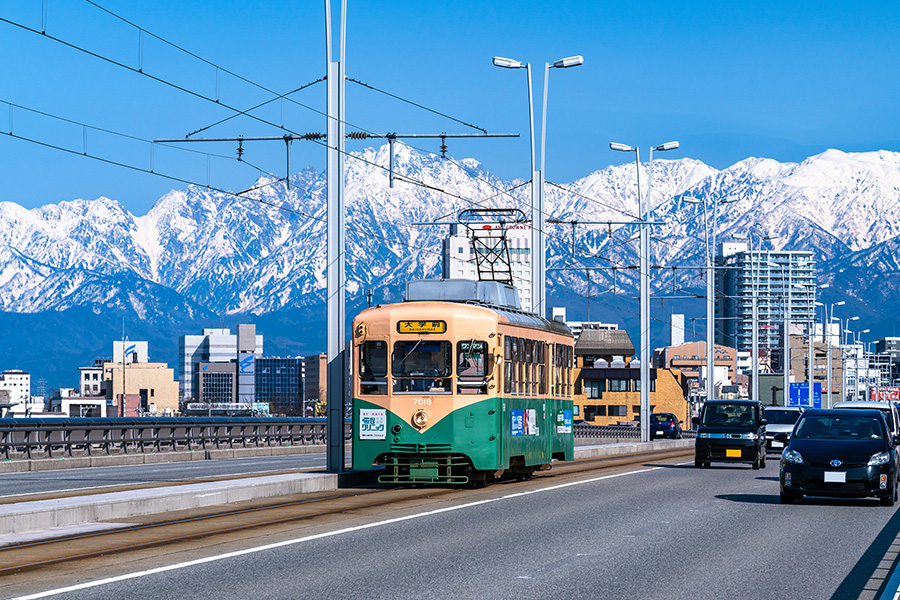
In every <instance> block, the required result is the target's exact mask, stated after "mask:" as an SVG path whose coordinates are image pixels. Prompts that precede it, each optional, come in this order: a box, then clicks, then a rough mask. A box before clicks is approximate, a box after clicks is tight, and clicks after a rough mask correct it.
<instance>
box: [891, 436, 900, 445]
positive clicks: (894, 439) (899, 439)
mask: <svg viewBox="0 0 900 600" xmlns="http://www.w3.org/2000/svg"><path fill="white" fill-rule="evenodd" d="M891 443H892V444H893V445H895V446H900V435H895V436H892V437H891Z"/></svg>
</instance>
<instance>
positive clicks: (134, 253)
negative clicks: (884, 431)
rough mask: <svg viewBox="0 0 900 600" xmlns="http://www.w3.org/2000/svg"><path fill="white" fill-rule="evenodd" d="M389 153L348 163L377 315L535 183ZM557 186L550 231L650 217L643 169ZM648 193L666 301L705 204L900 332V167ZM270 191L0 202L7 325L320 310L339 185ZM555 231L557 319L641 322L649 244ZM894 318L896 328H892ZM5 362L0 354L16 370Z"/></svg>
mask: <svg viewBox="0 0 900 600" xmlns="http://www.w3.org/2000/svg"><path fill="white" fill-rule="evenodd" d="M387 152H388V146H387V145H385V146H383V147H381V148H378V149H371V148H370V149H367V150H364V151H362V152H360V153H358V154H354V155H353V156H352V157H348V159H347V161H346V166H347V171H346V198H347V201H346V205H347V275H348V297H349V302H350V303H351V305H353V304H354V303H356V304H357V305H358V304H359V303H361V302H364V300H365V293H366V290H368V289H373V290H374V294H375V300H376V301H380V302H383V301H391V300H397V299H399V298H400V295H401V293H402V286H403V284H404V283H405V282H406V281H407V280H408V279H409V278H411V277H433V276H439V274H440V266H441V256H440V251H441V239H442V237H443V236H445V235H446V233H447V228H446V227H441V226H429V225H415V223H428V222H433V221H436V220H442V221H452V220H454V219H455V215H456V214H457V213H458V212H459V211H460V210H462V209H465V208H472V207H518V208H521V209H523V210H525V212H526V213H528V210H527V208H528V205H529V200H528V186H527V185H522V184H523V183H524V182H523V181H521V180H519V181H502V180H500V179H498V178H496V177H494V176H493V175H491V174H490V173H489V172H488V171H487V170H486V169H485V168H484V167H483V166H482V165H480V164H479V163H478V162H476V161H474V160H472V159H462V160H454V159H442V158H440V157H437V156H434V155H428V154H422V153H419V152H417V151H415V150H413V149H411V148H409V147H407V146H404V145H403V144H399V143H398V144H396V146H395V156H394V164H395V171H396V173H397V175H398V179H397V180H396V181H395V186H394V187H393V188H391V187H389V185H388V175H387V171H386V167H387V165H388V154H387ZM551 175H552V174H551ZM550 180H551V181H548V183H547V186H546V205H547V207H548V209H549V212H550V215H548V216H549V217H551V218H556V219H559V220H561V221H579V222H581V223H584V222H586V221H604V222H606V221H613V222H616V221H618V222H621V221H628V220H630V219H633V218H635V217H637V216H638V215H639V207H638V195H637V188H636V186H635V165H634V164H633V163H631V164H624V165H620V166H613V167H607V168H605V169H602V170H599V171H595V172H593V173H591V174H589V175H587V176H586V177H584V178H582V179H579V180H577V181H574V182H569V183H558V182H553V181H552V177H550ZM648 180H649V189H648ZM641 183H642V194H643V195H644V196H645V197H646V198H648V200H649V203H650V206H651V210H652V213H651V215H650V218H651V219H652V220H654V221H659V222H662V223H663V224H662V225H658V226H655V227H654V229H653V234H652V235H653V242H652V253H653V256H652V262H653V264H654V265H657V266H658V268H657V269H655V270H654V285H655V287H656V288H657V289H658V290H660V291H664V290H670V291H671V290H686V289H699V288H702V282H701V280H700V279H699V273H698V271H697V270H696V269H689V268H683V267H692V266H694V267H696V266H698V265H701V264H703V261H704V258H703V257H704V248H705V245H704V244H705V232H706V230H705V227H704V213H703V206H702V205H697V204H689V203H687V202H686V201H685V200H684V198H685V197H693V198H698V199H701V200H704V199H705V200H710V201H711V200H722V199H730V200H731V199H733V200H734V201H733V202H731V203H728V204H723V205H721V206H720V207H719V209H718V219H717V222H718V228H717V235H718V236H719V237H718V239H719V241H723V240H728V239H730V236H731V234H733V233H735V234H747V233H748V232H749V233H751V234H752V235H753V236H755V237H761V236H764V235H770V234H775V235H778V236H779V237H778V238H777V239H775V240H772V241H771V242H766V244H767V245H766V246H765V247H767V248H769V247H774V248H776V249H780V248H790V249H796V250H812V251H814V252H815V253H816V259H817V262H818V264H819V265H820V281H821V282H822V283H826V282H828V283H832V284H833V285H832V287H830V288H829V289H828V290H826V292H825V299H826V300H829V296H830V297H833V298H835V299H844V298H845V297H849V298H852V299H854V300H855V302H856V303H857V304H858V307H857V308H858V310H859V311H861V312H862V313H863V315H864V316H868V317H869V318H870V319H875V320H877V319H880V320H882V321H885V322H888V323H889V322H890V321H889V320H888V317H887V316H886V315H896V314H897V309H900V302H898V300H897V299H895V297H894V296H896V294H895V290H896V289H897V285H896V283H897V280H898V277H900V275H898V272H900V265H898V262H900V261H898V259H897V256H898V250H900V153H896V152H887V151H880V152H868V153H853V154H850V153H844V152H840V151H837V150H828V151H826V152H824V153H822V154H819V155H817V156H813V157H810V158H808V159H807V160H805V161H803V162H802V163H800V164H796V163H778V162H776V161H774V160H770V159H762V158H748V159H746V160H744V161H741V162H739V163H737V164H735V165H733V166H731V167H729V168H727V169H724V170H721V171H719V170H716V169H713V168H711V167H709V166H707V165H705V164H703V163H701V162H699V161H696V160H692V159H680V160H655V161H654V162H653V165H652V173H651V172H650V170H649V166H648V165H647V164H646V163H645V164H642V165H641ZM256 187H258V189H257V190H256V191H255V192H252V193H250V194H249V196H252V198H241V199H239V198H236V197H234V196H231V195H226V194H221V193H217V192H212V191H210V190H207V189H205V188H199V187H190V188H188V189H185V190H173V191H172V192H170V193H168V194H166V195H165V196H164V197H162V198H161V199H160V200H159V201H158V202H157V203H156V205H155V206H154V207H153V208H152V209H151V210H150V212H149V213H148V214H146V215H142V216H136V215H133V214H131V213H130V212H129V211H128V210H126V209H125V208H124V207H123V206H122V205H121V204H119V203H118V202H116V201H115V200H111V199H108V198H99V199H97V200H93V201H86V200H75V201H71V202H62V203H60V204H57V205H47V206H44V207H41V208H37V209H33V210H26V209H24V208H22V207H20V206H18V205H16V204H13V203H0V310H2V311H4V312H5V313H6V314H7V315H9V314H10V313H17V314H23V313H32V314H34V313H45V312H47V311H57V312H59V311H66V310H70V309H74V308H76V307H89V308H91V310H92V311H93V312H94V313H100V312H103V311H107V310H113V311H115V310H122V311H126V312H128V313H129V314H134V315H135V316H136V317H137V318H139V319H141V320H144V321H146V322H147V323H157V322H166V323H172V324H173V325H174V323H175V321H178V319H181V320H182V321H184V322H187V321H196V322H200V321H203V320H205V319H213V318H220V319H221V318H225V317H226V316H229V315H231V316H234V317H239V316H246V317H249V316H257V317H259V316H261V315H271V314H277V313H279V312H283V311H301V312H302V311H304V310H306V311H308V310H310V309H312V308H313V307H319V306H321V304H322V302H323V296H324V288H325V267H326V249H325V232H326V222H325V217H326V207H325V176H324V174H323V173H318V172H316V171H314V170H312V169H308V170H305V171H303V172H301V173H299V174H296V175H295V176H293V178H292V180H291V186H290V188H287V187H286V185H285V184H284V182H279V183H273V180H265V179H263V180H260V181H258V182H257V183H256ZM509 190H511V191H509ZM648 194H649V195H648ZM711 217H712V215H711V214H710V218H711ZM547 231H548V236H549V239H548V255H549V257H550V259H549V262H550V264H549V267H550V269H551V271H549V272H550V285H549V290H550V294H551V296H553V298H554V301H555V302H556V303H563V304H565V303H567V300H571V301H572V302H573V303H577V302H578V301H583V298H584V297H585V296H586V295H593V294H597V293H598V292H601V291H602V292H607V295H606V296H605V297H604V300H603V303H600V304H598V305H599V306H606V307H608V308H609V307H613V306H616V305H619V304H621V305H622V306H624V307H627V310H626V312H628V314H634V313H635V310H636V306H632V304H633V297H634V295H635V290H636V270H635V269H634V268H631V267H633V266H634V265H636V264H637V258H636V249H637V247H636V242H635V241H634V238H635V237H636V235H637V229H636V228H634V227H630V226H621V225H612V226H606V225H583V224H582V225H578V226H576V227H575V228H574V253H573V245H572V242H573V227H572V226H571V225H569V224H556V225H548V226H547ZM586 266H594V267H616V268H615V269H606V270H598V271H592V272H591V274H590V286H591V287H590V289H589V287H588V279H587V275H586V272H585V271H580V272H579V271H577V270H562V269H561V268H563V267H568V268H572V267H574V268H578V267H582V268H583V267H586ZM673 267H674V268H673ZM680 267H681V269H680V270H679V268H680ZM554 268H556V269H560V270H552V269H554ZM889 286H890V287H889ZM829 301H834V300H829ZM888 306H890V307H893V312H889V311H887V312H886V308H887V307H888ZM697 309H698V312H700V311H702V310H703V307H702V306H699V305H698V307H697ZM598 310H599V309H598ZM880 315H885V316H880ZM594 317H595V318H596V317H597V315H596V314H595V315H594ZM322 318H324V315H323V317H322ZM582 318H584V315H582ZM892 318H893V317H892ZM625 320H627V319H625ZM873 331H876V330H875V329H874V327H873ZM884 334H887V335H891V334H892V332H891V331H885V332H884ZM2 348H3V346H2V340H0V358H4V357H3V356H2ZM6 368H8V367H6Z"/></svg>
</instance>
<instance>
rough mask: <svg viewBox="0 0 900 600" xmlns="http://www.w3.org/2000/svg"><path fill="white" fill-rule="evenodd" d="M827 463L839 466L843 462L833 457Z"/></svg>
mask: <svg viewBox="0 0 900 600" xmlns="http://www.w3.org/2000/svg"><path fill="white" fill-rule="evenodd" d="M828 464H830V465H831V466H832V467H839V466H841V465H842V464H844V463H842V462H841V461H839V460H838V459H834V460H833V461H831V462H830V463H828Z"/></svg>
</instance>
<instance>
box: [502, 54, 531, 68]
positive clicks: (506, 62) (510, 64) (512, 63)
mask: <svg viewBox="0 0 900 600" xmlns="http://www.w3.org/2000/svg"><path fill="white" fill-rule="evenodd" d="M494 66H495V67H503V68H504V69H521V68H523V67H524V66H525V65H524V64H522V63H521V62H519V61H517V60H513V59H511V58H503V57H502V56H495V57H494Z"/></svg>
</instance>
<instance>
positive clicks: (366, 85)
mask: <svg viewBox="0 0 900 600" xmlns="http://www.w3.org/2000/svg"><path fill="white" fill-rule="evenodd" d="M86 1H87V2H88V3H90V4H92V5H93V6H95V7H97V8H99V9H100V10H103V11H104V12H107V13H108V14H110V15H112V16H114V17H116V18H118V19H120V20H122V21H123V22H125V23H127V24H129V25H130V26H132V27H135V28H137V29H139V30H140V31H142V32H145V33H147V34H148V35H151V36H152V37H154V38H156V39H159V40H160V41H162V42H164V43H166V44H169V45H171V46H172V47H175V48H177V49H179V50H181V51H183V52H185V53H187V54H189V55H190V56H192V57H194V58H196V59H198V60H200V61H202V62H204V63H205V64H208V65H210V66H214V67H215V68H217V69H219V70H221V71H223V72H226V73H228V74H231V75H233V76H235V77H237V78H238V79H240V80H242V81H245V82H247V83H249V84H251V85H254V86H256V87H259V88H260V89H263V90H266V91H267V92H269V93H272V94H276V96H277V97H276V98H275V99H278V97H284V96H286V95H281V96H278V95H277V93H276V92H274V91H272V90H269V89H268V88H265V87H264V86H260V85H258V84H255V83H253V82H252V81H250V80H248V79H246V78H244V77H241V76H239V75H237V74H235V73H233V72H232V71H230V70H228V69H224V68H222V67H220V66H219V65H216V64H215V63H212V62H211V61H208V60H206V59H203V58H202V57H200V56H198V55H196V54H194V53H192V52H190V51H188V50H186V49H184V48H182V47H180V46H178V45H176V44H173V43H171V42H169V41H167V40H165V39H163V38H161V37H159V36H156V35H155V34H153V33H151V32H149V31H147V30H146V29H144V28H141V27H139V26H137V25H135V24H134V23H132V22H130V21H128V20H127V19H124V18H122V17H120V16H119V15H116V14H115V13H113V12H112V11H109V10H108V9H105V8H104V7H102V6H100V5H99V4H97V3H96V2H93V1H92V0H86ZM0 22H6V23H8V24H10V25H13V26H16V27H19V28H22V29H24V30H26V31H29V32H32V33H39V34H40V35H42V36H44V37H47V38H49V39H51V40H53V41H56V42H57V43H60V44H63V45H65V46H67V47H69V48H72V49H75V50H78V51H81V52H84V53H86V54H88V55H90V56H93V57H95V58H98V59H100V60H103V61H106V62H109V63H111V64H113V65H116V66H119V67H121V68H124V69H126V70H129V71H132V72H134V73H139V74H142V75H144V76H146V77H148V78H150V79H152V80H154V81H157V82H159V83H162V84H164V85H167V86H170V87H173V88H175V89H177V90H179V91H183V92H185V93H187V94H190V95H192V96H195V97H198V98H200V99H204V100H207V101H209V102H213V103H215V104H218V105H220V106H223V107H225V108H227V109H229V110H232V111H234V112H236V113H237V114H245V115H246V116H248V117H250V118H252V119H254V120H257V121H259V122H262V123H264V124H267V125H270V126H272V127H276V128H278V129H282V130H284V131H288V132H290V133H294V134H296V132H293V131H291V130H290V129H287V128H285V127H283V126H279V125H277V124H275V123H272V122H270V121H267V120H265V119H261V118H259V117H256V116H253V115H250V114H249V111H250V110H253V109H252V108H251V109H247V110H245V111H241V110H240V109H237V108H235V107H232V106H229V105H228V104H223V103H222V102H220V101H219V100H218V99H213V98H210V97H208V96H206V95H204V94H201V93H199V92H195V91H193V90H190V89H188V88H185V87H183V86H180V85H177V84H174V83H172V82H169V81H166V80H165V79H162V78H161V77H157V76H154V75H150V74H148V73H145V72H144V71H143V70H142V69H135V68H134V67H131V66H129V65H126V64H124V63H121V62H119V61H116V60H113V59H111V58H108V57H105V56H103V55H101V54H98V53H96V52H92V51H90V50H87V49H86V48H82V47H80V46H77V45H75V44H72V43H70V42H67V41H65V40H62V39H60V38H57V37H55V36H51V35H48V34H46V31H41V32H38V31H37V30H35V29H33V28H31V27H28V26H25V25H22V24H20V23H16V22H14V21H11V20H9V19H5V18H0ZM318 81H321V80H317V81H315V82H312V83H311V84H307V86H304V87H308V86H309V85H312V84H313V83H317V82H318ZM352 81H354V82H355V83H358V84H360V85H363V86H365V87H367V88H369V89H372V90H374V91H378V92H380V93H384V94H386V95H389V96H391V97H394V98H397V99H399V100H401V101H404V102H407V103H410V104H413V105H416V106H419V107H420V108H423V109H425V110H429V111H431V112H434V113H436V114H440V115H441V116H444V117H447V118H450V119H454V118H453V117H450V116H449V115H446V114H444V113H440V112H439V111H434V110H433V109H428V108H427V107H424V106H422V105H419V104H417V103H414V102H412V101H409V100H406V99H404V98H402V97H400V96H396V95H394V94H390V93H389V92H385V91H384V90H380V89H378V88H375V87H374V86H370V85H368V84H364V83H362V82H359V81H357V80H352ZM299 89H302V88H298V90H299ZM295 91H297V90H295ZM289 93H293V92H289ZM273 100H274V99H273ZM289 101H291V102H294V103H295V104H297V105H299V106H303V107H305V108H308V109H310V110H313V111H314V112H317V113H319V114H323V113H322V112H321V111H319V110H317V109H314V108H312V107H309V106H307V105H304V104H302V103H298V102H295V101H293V100H290V99H289ZM22 108H24V107H22ZM233 116H237V115H233ZM326 116H327V115H326ZM454 120H457V121H459V120H458V119H454ZM459 122H460V123H463V124H465V125H467V126H470V127H474V128H476V129H481V128H478V127H476V126H473V125H470V124H468V123H465V122H463V121H459ZM96 129H99V128H96ZM482 131H484V130H483V129H482ZM10 135H13V134H12V132H10ZM191 135H192V134H191ZM14 137H19V138H20V139H24V140H28V138H24V137H22V136H14ZM29 141H35V143H40V144H43V145H47V146H49V147H55V148H58V149H61V150H64V151H67V152H72V151H71V150H69V149H66V148H62V147H57V146H54V145H52V144H45V143H43V142H38V141H36V140H29ZM142 141H146V140H142ZM321 145H325V146H326V147H327V144H321ZM344 153H345V155H347V156H350V157H351V158H353V159H356V160H361V161H363V162H366V163H368V164H370V165H372V166H375V167H378V168H381V169H383V170H387V169H386V168H385V167H383V166H381V165H377V164H375V163H372V162H371V161H366V160H365V159H362V157H360V156H356V155H353V154H352V153H348V152H346V151H345V152H344ZM82 154H83V155H87V154H86V152H83V153H82ZM200 154H206V153H200ZM431 154H433V153H431ZM208 156H215V155H208ZM92 158H96V159H97V160H103V161H106V162H109V163H110V164H116V165H119V166H123V167H127V168H132V169H137V170H141V171H145V172H150V173H152V170H150V171H147V170H145V169H140V168H136V167H134V166H131V165H126V164H124V163H119V162H117V161H112V160H108V159H103V158H102V157H92ZM241 162H246V161H241ZM454 163H455V164H457V165H458V166H460V167H461V168H463V169H464V170H465V171H466V172H470V170H469V169H467V168H465V167H463V166H462V165H459V163H456V162H455V161H454ZM247 164H248V165H249V166H251V167H253V168H255V169H257V170H259V171H261V172H265V171H263V170H262V169H259V168H258V167H255V166H254V165H252V164H250V163H247ZM398 175H399V178H400V179H401V180H402V181H406V182H408V183H411V184H414V185H418V186H420V187H423V188H426V189H429V190H432V191H435V192H439V193H443V194H447V195H449V196H451V197H454V198H457V199H460V200H463V201H466V202H469V203H470V204H471V203H472V202H473V201H472V200H471V199H467V198H464V197H463V196H461V195H459V194H454V193H452V192H448V191H447V190H444V189H442V188H439V187H436V186H432V185H429V184H426V183H424V182H422V181H419V180H416V179H413V178H411V177H409V176H406V175H402V174H398ZM167 177H168V176H167ZM395 177H398V176H395ZM170 178H171V177H170ZM173 179H174V180H177V181H181V182H184V183H188V184H192V182H189V181H188V180H185V179H181V178H173ZM479 179H482V180H483V181H485V182H486V183H488V184H489V185H491V186H492V187H494V188H495V189H498V188H497V187H496V186H495V185H494V184H492V183H491V182H487V181H486V180H484V179H483V178H481V177H480V176H479ZM194 185H200V184H194ZM521 185H524V184H521ZM521 185H519V186H515V187H514V188H511V190H509V191H512V190H514V189H516V188H518V187H520V186H521ZM551 185H556V186H557V187H560V188H561V189H563V190H564V191H567V192H569V193H572V194H575V195H578V196H580V197H582V198H585V199H587V200H589V201H593V202H596V203H598V204H601V205H604V203H602V202H599V201H598V200H596V199H592V198H589V197H587V196H584V195H582V194H579V193H577V192H574V191H572V190H568V189H566V188H564V187H563V186H559V185H558V184H552V183H551ZM206 187H207V188H209V189H216V188H213V187H211V186H209V185H207V186H206ZM222 191H223V192H224V190H222ZM509 191H502V190H501V191H500V192H499V193H498V194H496V195H495V196H492V198H493V197H496V196H499V195H504V194H507V195H508V194H509ZM224 193H230V192H224ZM606 206H607V207H609V208H613V210H617V211H619V212H622V213H623V214H628V213H627V212H625V211H621V210H620V209H616V208H614V207H610V206H608V205H606ZM544 233H545V234H548V235H549V233H548V232H546V231H545V232H544ZM551 237H552V236H551Z"/></svg>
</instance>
